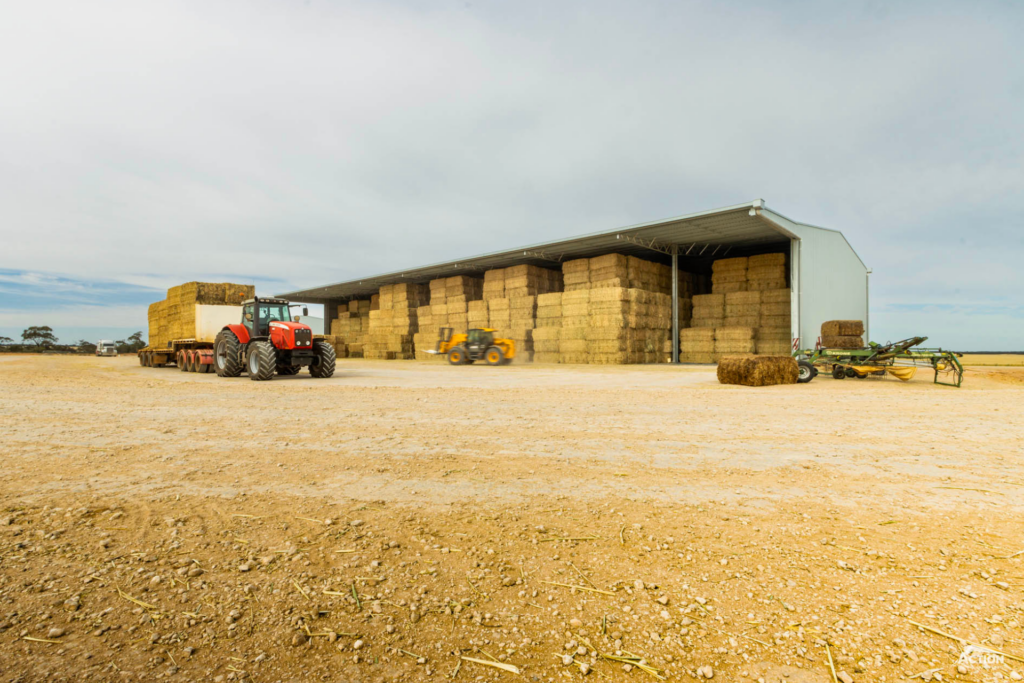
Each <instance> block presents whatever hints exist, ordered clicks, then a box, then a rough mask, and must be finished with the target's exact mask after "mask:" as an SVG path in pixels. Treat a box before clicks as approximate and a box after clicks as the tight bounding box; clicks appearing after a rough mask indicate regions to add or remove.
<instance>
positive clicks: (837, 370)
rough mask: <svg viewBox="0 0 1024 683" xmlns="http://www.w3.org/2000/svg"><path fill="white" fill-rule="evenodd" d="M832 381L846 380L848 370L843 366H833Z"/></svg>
mask: <svg viewBox="0 0 1024 683" xmlns="http://www.w3.org/2000/svg"><path fill="white" fill-rule="evenodd" d="M832 379H846V369H845V368H843V366H842V365H834V366H832Z"/></svg>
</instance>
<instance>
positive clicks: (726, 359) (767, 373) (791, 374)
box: [718, 356, 799, 387]
mask: <svg viewBox="0 0 1024 683" xmlns="http://www.w3.org/2000/svg"><path fill="white" fill-rule="evenodd" d="M798 374H799V373H798V368H797V362H796V359H795V358H793V357H791V356H759V357H757V358H737V357H735V356H723V357H722V358H721V359H720V360H719V361H718V381H719V382H721V383H722V384H740V385H742V386H747V387H766V386H772V385H776V384H796V380H797V376H798Z"/></svg>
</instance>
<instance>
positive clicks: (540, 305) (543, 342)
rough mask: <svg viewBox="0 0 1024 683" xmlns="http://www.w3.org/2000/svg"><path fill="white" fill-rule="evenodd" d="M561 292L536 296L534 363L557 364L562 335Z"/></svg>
mask: <svg viewBox="0 0 1024 683" xmlns="http://www.w3.org/2000/svg"><path fill="white" fill-rule="evenodd" d="M562 296H563V295H562V292H549V293H548V294H538V295H537V327H536V328H535V329H534V330H533V360H534V362H535V363H558V362H559V348H558V345H559V335H561V333H562Z"/></svg>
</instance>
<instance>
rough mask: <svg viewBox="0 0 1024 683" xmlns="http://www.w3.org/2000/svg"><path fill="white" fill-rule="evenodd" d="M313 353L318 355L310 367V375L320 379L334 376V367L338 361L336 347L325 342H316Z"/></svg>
mask: <svg viewBox="0 0 1024 683" xmlns="http://www.w3.org/2000/svg"><path fill="white" fill-rule="evenodd" d="M313 353H315V354H316V359H315V360H314V361H313V364H312V365H310V366H309V374H311V375H312V376H313V377H317V378H320V379H327V378H328V377H331V376H333V375H334V366H335V365H336V364H337V359H338V355H337V354H336V353H335V352H334V347H333V346H331V345H330V344H328V343H327V342H325V341H315V342H313Z"/></svg>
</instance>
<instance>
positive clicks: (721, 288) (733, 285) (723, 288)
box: [711, 281, 749, 294]
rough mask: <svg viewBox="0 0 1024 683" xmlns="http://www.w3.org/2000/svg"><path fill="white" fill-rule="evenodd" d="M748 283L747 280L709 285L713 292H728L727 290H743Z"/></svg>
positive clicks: (745, 289)
mask: <svg viewBox="0 0 1024 683" xmlns="http://www.w3.org/2000/svg"><path fill="white" fill-rule="evenodd" d="M748 284H749V283H747V282H745V281H744V282H719V283H716V284H712V285H711V291H712V292H714V293H715V294H728V293H729V292H745V291H747V289H748V287H747V285H748Z"/></svg>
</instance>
